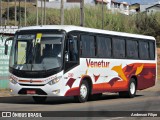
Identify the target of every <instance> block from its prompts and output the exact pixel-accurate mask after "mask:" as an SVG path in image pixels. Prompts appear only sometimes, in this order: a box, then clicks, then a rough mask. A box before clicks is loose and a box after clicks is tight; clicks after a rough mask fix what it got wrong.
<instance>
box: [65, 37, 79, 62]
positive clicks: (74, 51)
mask: <svg viewBox="0 0 160 120" xmlns="http://www.w3.org/2000/svg"><path fill="white" fill-rule="evenodd" d="M67 44H68V45H67V47H68V49H67V51H68V61H78V41H77V36H72V37H70V38H69V39H68V43H67Z"/></svg>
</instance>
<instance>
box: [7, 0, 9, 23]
mask: <svg viewBox="0 0 160 120" xmlns="http://www.w3.org/2000/svg"><path fill="white" fill-rule="evenodd" d="M7 25H9V0H7Z"/></svg>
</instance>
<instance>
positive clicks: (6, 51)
mask: <svg viewBox="0 0 160 120" xmlns="http://www.w3.org/2000/svg"><path fill="white" fill-rule="evenodd" d="M13 38H14V37H10V38H7V39H6V41H5V50H4V54H5V55H7V54H8V44H7V42H8V41H10V40H13Z"/></svg>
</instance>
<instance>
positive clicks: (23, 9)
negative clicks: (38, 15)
mask: <svg viewBox="0 0 160 120" xmlns="http://www.w3.org/2000/svg"><path fill="white" fill-rule="evenodd" d="M20 10H21V19H22V18H24V12H25V8H24V7H20ZM9 14H10V16H9V19H10V20H14V19H15V8H14V6H13V7H10V8H9ZM27 15H28V12H27ZM2 17H3V18H5V19H7V8H6V9H5V12H4V13H3V15H2ZM19 18H20V14H19V7H17V20H19Z"/></svg>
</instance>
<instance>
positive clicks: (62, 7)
mask: <svg viewBox="0 0 160 120" xmlns="http://www.w3.org/2000/svg"><path fill="white" fill-rule="evenodd" d="M60 13H61V25H64V0H61V10H60Z"/></svg>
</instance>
